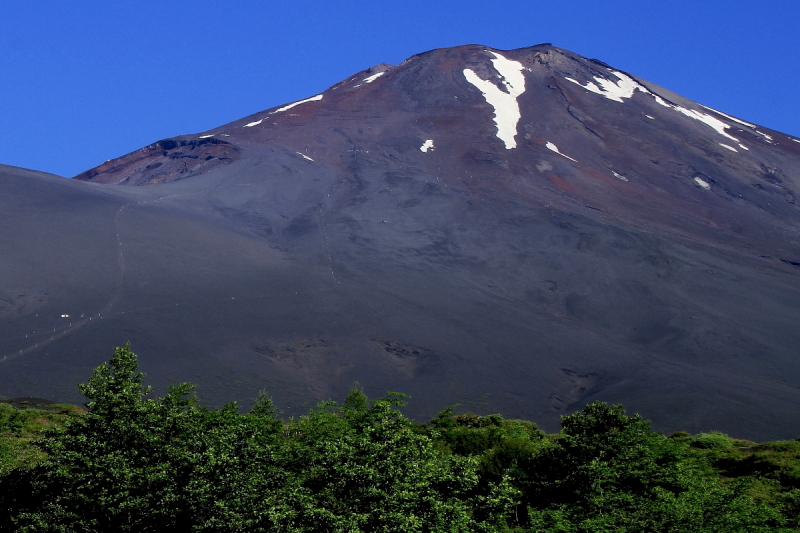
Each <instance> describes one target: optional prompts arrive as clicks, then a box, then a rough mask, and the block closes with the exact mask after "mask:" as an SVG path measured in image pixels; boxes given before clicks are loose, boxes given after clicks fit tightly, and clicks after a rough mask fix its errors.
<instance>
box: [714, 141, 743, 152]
mask: <svg viewBox="0 0 800 533" xmlns="http://www.w3.org/2000/svg"><path fill="white" fill-rule="evenodd" d="M719 145H720V146H722V147H723V148H727V149H728V150H730V151H732V152H736V153H739V150H737V149H736V148H734V147H733V146H728V145H727V144H722V143H719Z"/></svg>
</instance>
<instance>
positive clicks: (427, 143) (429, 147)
mask: <svg viewBox="0 0 800 533" xmlns="http://www.w3.org/2000/svg"><path fill="white" fill-rule="evenodd" d="M434 148H435V147H434V146H433V139H428V140H427V141H425V142H424V143H423V144H422V146H420V147H419V149H420V150H422V151H423V152H427V151H428V150H433V149H434Z"/></svg>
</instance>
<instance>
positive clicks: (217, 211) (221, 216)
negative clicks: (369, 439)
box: [0, 45, 800, 439]
mask: <svg viewBox="0 0 800 533" xmlns="http://www.w3.org/2000/svg"><path fill="white" fill-rule="evenodd" d="M798 180H800V141H798V140H797V139H793V138H791V137H789V136H786V135H784V134H781V133H779V132H774V131H771V130H768V129H765V128H762V127H760V126H756V125H753V124H748V123H746V122H744V121H741V120H739V119H736V118H733V117H729V116H727V115H724V114H722V113H720V112H717V111H714V110H711V109H708V108H705V107H703V106H701V105H699V104H696V103H693V102H690V101H688V100H686V99H684V98H682V97H680V96H677V95H675V94H673V93H670V92H669V91H667V90H665V89H661V88H659V87H656V86H654V85H652V84H650V83H648V82H646V81H644V80H641V79H638V78H635V77H634V76H632V75H629V74H625V73H622V72H618V71H616V70H614V69H612V68H610V67H608V66H607V65H605V64H603V63H601V62H598V61H594V60H587V59H585V58H582V57H580V56H576V55H574V54H572V53H570V52H567V51H565V50H561V49H558V48H555V47H552V46H549V45H540V46H535V47H531V48H525V49H520V50H513V51H496V50H491V49H488V48H486V47H483V46H463V47H457V48H451V49H441V50H434V51H432V52H428V53H425V54H421V55H418V56H414V57H412V58H410V59H408V60H407V61H405V62H404V63H403V64H401V65H398V66H390V65H379V66H377V67H373V68H372V69H369V70H367V71H363V72H360V73H358V74H357V75H355V76H353V77H351V78H349V79H347V80H345V81H343V82H341V83H339V84H337V85H335V86H333V87H331V88H330V89H328V90H326V91H324V92H323V93H321V94H320V95H316V96H314V97H312V98H309V99H308V100H303V101H300V102H295V103H293V104H287V105H285V106H282V107H279V108H274V109H270V110H266V111H263V112H261V113H257V114H255V115H253V116H251V117H247V118H244V119H242V120H239V121H237V122H233V123H231V124H227V125H225V126H222V127H219V128H216V129H214V130H210V131H208V132H204V133H201V134H198V135H187V136H183V137H178V138H174V139H166V140H163V141H159V142H158V143H155V144H153V145H150V146H148V147H145V148H143V149H141V150H139V151H137V152H134V153H132V154H128V155H125V156H122V157H120V158H118V159H115V160H112V161H109V162H107V163H105V164H104V165H101V166H100V167H97V168H96V169H92V170H90V171H87V172H85V173H83V174H81V175H80V176H77V177H76V179H73V180H65V179H63V178H58V177H55V176H51V175H46V174H41V173H36V172H32V171H26V170H21V169H16V168H12V167H0V217H2V225H1V226H0V317H2V322H0V395H4V396H7V397H12V396H43V397H51V398H57V399H59V400H69V401H80V396H79V394H78V392H77V390H76V389H75V384H76V383H78V382H81V381H83V380H85V379H86V377H87V376H88V374H89V372H90V370H91V368H92V367H93V366H95V365H97V364H99V363H100V362H102V361H104V360H106V359H107V358H108V357H109V356H110V355H111V353H112V351H111V349H112V347H113V346H117V345H120V344H122V343H123V342H125V341H127V340H130V341H131V342H132V345H133V349H134V351H136V352H137V353H138V354H139V355H140V362H141V365H142V368H143V370H145V371H146V372H147V373H148V379H149V381H150V382H152V383H154V384H155V385H156V386H157V388H158V389H159V390H163V387H164V386H165V385H166V384H168V383H170V382H179V381H192V382H194V383H196V384H198V386H199V395H200V397H201V398H202V399H203V400H205V401H208V402H210V403H213V404H220V403H222V402H225V401H230V400H240V401H243V402H244V403H247V402H248V401H249V400H250V399H252V398H253V397H254V396H255V395H256V391H257V390H259V389H266V390H267V391H269V392H270V393H271V394H272V395H273V396H274V398H275V400H276V402H277V404H278V405H279V406H281V407H283V408H284V409H285V414H286V415H290V414H298V413H302V412H303V411H305V410H306V409H307V407H308V406H309V405H310V404H312V403H313V402H314V401H316V400H319V399H326V398H329V397H333V398H341V397H342V396H343V395H344V394H345V392H346V390H347V389H348V388H349V386H350V385H351V384H352V383H353V382H355V381H359V382H360V383H361V384H362V385H363V386H364V387H365V389H366V390H367V392H368V393H370V394H373V395H374V394H381V393H382V392H384V391H386V390H399V391H402V392H406V393H408V394H410V395H411V396H412V399H411V402H410V404H409V406H408V411H407V412H408V414H409V415H411V416H413V417H415V418H418V419H426V418H427V417H430V416H432V415H433V414H434V413H435V412H436V411H437V410H439V409H442V408H444V407H446V406H447V405H448V404H451V403H456V402H457V403H460V404H461V406H462V407H461V409H470V410H474V411H477V412H484V413H485V412H501V413H503V414H504V415H505V416H509V417H524V418H528V419H531V420H535V421H537V422H538V423H539V424H540V425H541V426H543V427H544V428H545V429H548V430H554V429H556V428H557V426H558V415H560V414H564V413H568V412H571V411H573V410H575V409H577V408H579V407H582V406H583V405H584V404H585V403H586V402H590V401H592V400H596V399H601V400H605V401H610V402H622V403H623V404H624V405H625V406H626V407H627V408H628V409H629V410H631V411H637V412H641V413H642V414H643V415H644V416H645V417H647V418H650V419H652V420H653V422H654V425H655V427H657V428H659V429H663V430H665V431H670V430H677V429H686V430H689V431H700V430H708V429H720V430H723V431H727V432H729V433H732V434H735V435H737V436H741V437H747V438H753V439H773V438H789V437H795V436H797V434H799V433H800V409H797V405H798V403H799V402H800V357H799V355H800V354H798V346H800V328H798V325H799V324H800V283H799V282H800V268H799V267H800V243H799V242H798V229H800V210H799V209H798V206H797V203H796V200H795V198H796V196H797V195H798V193H799V192H800V191H799V190H798V186H799V185H800V181H798ZM140 185H141V186H140Z"/></svg>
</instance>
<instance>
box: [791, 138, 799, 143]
mask: <svg viewBox="0 0 800 533" xmlns="http://www.w3.org/2000/svg"><path fill="white" fill-rule="evenodd" d="M792 140H793V141H794V142H796V143H800V139H792Z"/></svg>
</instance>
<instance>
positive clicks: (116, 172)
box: [73, 138, 239, 185]
mask: <svg viewBox="0 0 800 533" xmlns="http://www.w3.org/2000/svg"><path fill="white" fill-rule="evenodd" d="M238 158H239V149H238V148H237V147H236V146H233V145H232V144H230V143H227V142H225V141H220V140H217V139H210V138H205V139H197V140H176V139H166V140H163V141H158V142H157V143H153V144H151V145H149V146H145V147H144V148H142V149H140V150H136V151H135V152H132V153H130V154H127V155H124V156H122V157H118V158H116V159H114V160H111V161H106V162H105V163H103V164H102V165H100V166H99V167H95V168H93V169H91V170H87V171H86V172H83V173H81V174H78V175H77V176H75V177H74V178H73V179H76V180H79V181H92V182H95V183H106V184H113V185H153V184H156V183H169V182H171V181H177V180H180V179H185V178H191V177H192V176H198V175H200V174H203V173H205V172H209V171H211V170H214V169H215V168H219V167H221V166H223V165H227V164H228V163H231V162H233V161H235V160H236V159H238Z"/></svg>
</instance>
